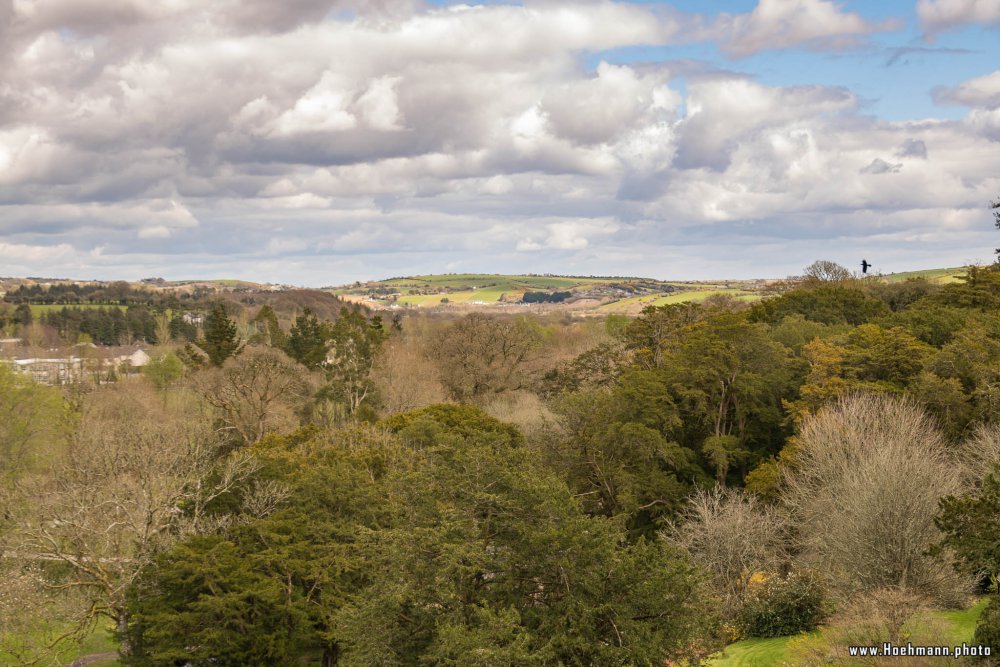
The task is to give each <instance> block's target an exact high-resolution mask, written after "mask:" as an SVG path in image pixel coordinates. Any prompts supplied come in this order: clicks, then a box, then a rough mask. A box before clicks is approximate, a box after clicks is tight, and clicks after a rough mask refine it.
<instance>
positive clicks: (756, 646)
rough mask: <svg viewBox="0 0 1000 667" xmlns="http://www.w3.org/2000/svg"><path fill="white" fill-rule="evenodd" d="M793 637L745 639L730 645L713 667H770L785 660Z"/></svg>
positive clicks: (715, 660)
mask: <svg viewBox="0 0 1000 667" xmlns="http://www.w3.org/2000/svg"><path fill="white" fill-rule="evenodd" d="M790 639H791V637H775V638H773V639H744V640H743V641H741V642H736V643H735V644H730V645H729V646H727V647H726V650H725V651H723V652H722V655H721V656H719V657H717V658H715V659H714V660H712V661H711V663H710V664H711V665H712V667H770V666H771V665H775V666H777V665H780V664H781V663H782V661H783V660H784V659H785V649H786V648H787V647H788V641H789V640H790Z"/></svg>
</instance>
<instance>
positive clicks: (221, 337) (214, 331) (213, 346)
mask: <svg viewBox="0 0 1000 667" xmlns="http://www.w3.org/2000/svg"><path fill="white" fill-rule="evenodd" d="M198 347H200V348H201V349H202V351H204V352H205V354H207V355H208V360H209V362H211V364H212V365H213V366H221V365H222V364H223V363H225V361H226V359H228V358H229V357H233V356H236V355H237V354H239V353H240V350H241V349H242V348H243V344H242V343H241V342H240V339H239V336H238V335H237V333H236V323H235V322H233V321H232V320H231V319H229V317H228V316H227V315H226V309H225V307H224V306H223V305H222V304H221V303H217V304H216V305H215V306H214V307H213V308H212V312H210V313H209V314H208V317H206V318H205V326H204V338H203V339H202V340H201V341H199V342H198Z"/></svg>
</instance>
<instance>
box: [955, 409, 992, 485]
mask: <svg viewBox="0 0 1000 667" xmlns="http://www.w3.org/2000/svg"><path fill="white" fill-rule="evenodd" d="M959 456H960V458H961V462H962V464H963V465H962V468H963V470H964V471H965V481H966V485H967V486H970V487H978V486H979V485H980V484H982V481H983V478H985V477H986V476H987V475H989V474H990V472H992V471H993V469H994V467H995V466H997V465H1000V425H998V424H984V425H982V426H980V427H979V428H978V429H976V431H975V433H973V434H972V437H970V438H969V439H968V440H966V441H965V442H964V443H962V446H961V448H960V450H959Z"/></svg>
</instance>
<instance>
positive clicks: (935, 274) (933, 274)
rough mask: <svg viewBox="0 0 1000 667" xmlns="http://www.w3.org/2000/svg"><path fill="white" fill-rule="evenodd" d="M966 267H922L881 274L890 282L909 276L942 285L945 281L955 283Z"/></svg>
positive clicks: (896, 281)
mask: <svg viewBox="0 0 1000 667" xmlns="http://www.w3.org/2000/svg"><path fill="white" fill-rule="evenodd" d="M965 271H966V267H964V266H959V267H953V268H950V269H924V270H923V271H903V272H901V273H893V274H890V275H884V276H881V278H882V279H884V280H886V281H887V282H890V283H898V282H903V281H904V280H909V279H910V278H924V279H925V280H929V281H930V282H932V283H935V284H938V285H944V284H947V283H957V282H958V281H959V276H963V275H965Z"/></svg>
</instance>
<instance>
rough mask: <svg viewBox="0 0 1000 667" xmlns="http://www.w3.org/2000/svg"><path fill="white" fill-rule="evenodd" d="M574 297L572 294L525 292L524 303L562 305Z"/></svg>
mask: <svg viewBox="0 0 1000 667" xmlns="http://www.w3.org/2000/svg"><path fill="white" fill-rule="evenodd" d="M571 296H573V294H572V293H571V292H525V293H524V296H523V297H522V298H521V300H522V301H523V302H524V303H560V302H562V301H565V300H566V299H568V298H570V297H571Z"/></svg>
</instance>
